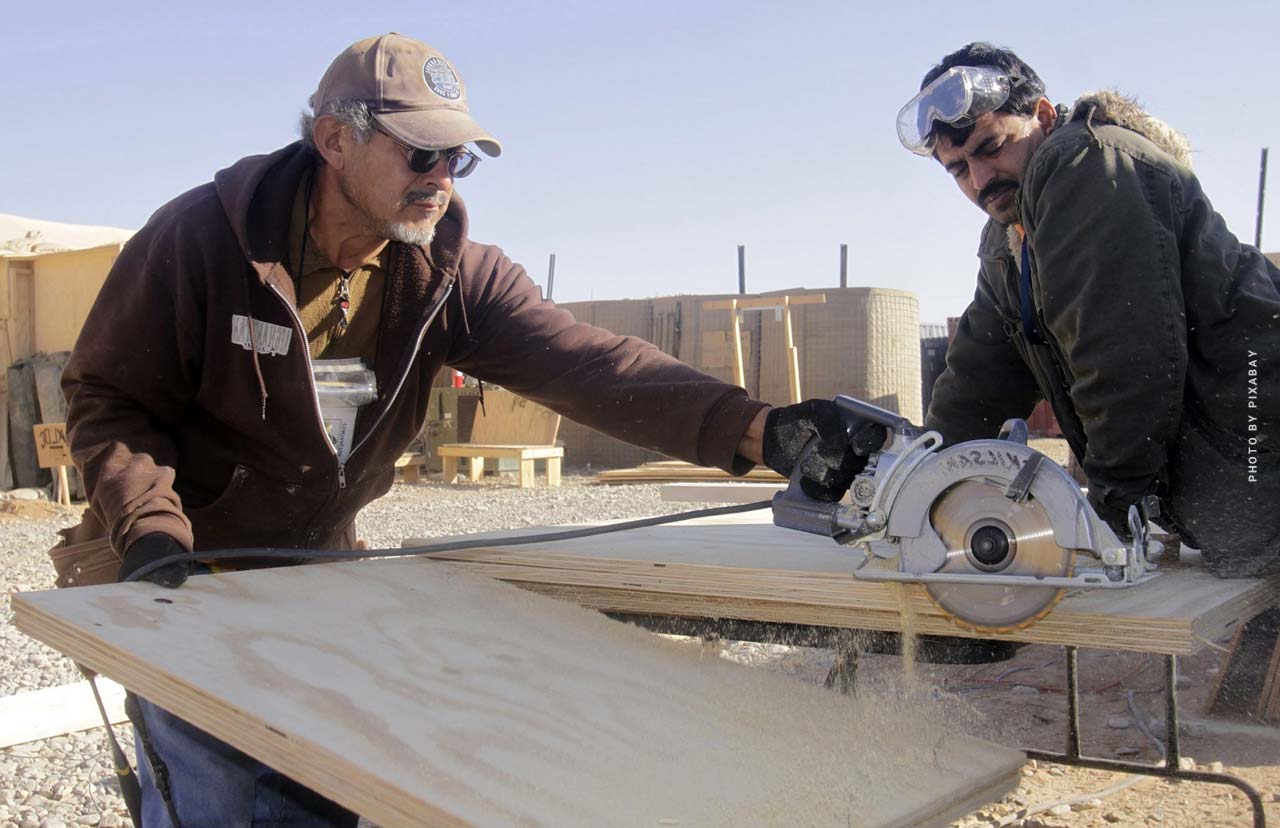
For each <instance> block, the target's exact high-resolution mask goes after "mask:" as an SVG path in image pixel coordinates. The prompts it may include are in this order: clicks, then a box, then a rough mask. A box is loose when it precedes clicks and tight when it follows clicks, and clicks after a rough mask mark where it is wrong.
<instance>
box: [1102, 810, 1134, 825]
mask: <svg viewBox="0 0 1280 828" xmlns="http://www.w3.org/2000/svg"><path fill="white" fill-rule="evenodd" d="M1102 818H1103V819H1105V820H1106V821H1107V822H1116V823H1124V822H1127V821H1128V819H1129V815H1128V814H1126V813H1125V812H1124V811H1107V812H1106V813H1105V814H1103V815H1102Z"/></svg>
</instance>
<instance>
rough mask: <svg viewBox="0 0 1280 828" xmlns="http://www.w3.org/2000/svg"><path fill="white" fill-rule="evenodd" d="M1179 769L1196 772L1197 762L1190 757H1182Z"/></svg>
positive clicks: (1179, 760)
mask: <svg viewBox="0 0 1280 828" xmlns="http://www.w3.org/2000/svg"><path fill="white" fill-rule="evenodd" d="M1178 769H1179V770H1195V769H1196V760H1194V759H1192V758H1191V757H1190V756H1183V757H1180V758H1179V759H1178Z"/></svg>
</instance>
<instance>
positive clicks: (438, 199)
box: [402, 190, 449, 210]
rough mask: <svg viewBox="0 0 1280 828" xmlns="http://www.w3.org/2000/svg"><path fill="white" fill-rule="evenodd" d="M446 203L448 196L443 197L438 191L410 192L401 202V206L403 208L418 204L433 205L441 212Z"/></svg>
mask: <svg viewBox="0 0 1280 828" xmlns="http://www.w3.org/2000/svg"><path fill="white" fill-rule="evenodd" d="M448 203H449V196H447V195H445V194H444V193H443V192H441V191H440V190H411V191H409V193H407V194H406V195H405V197H404V199H403V200H402V204H403V205H404V206H405V207H408V206H410V205H419V204H422V205H427V204H433V205H435V206H436V207H439V208H440V209H441V210H443V209H444V208H445V206H446V205H448Z"/></svg>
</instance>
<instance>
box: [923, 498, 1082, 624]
mask: <svg viewBox="0 0 1280 828" xmlns="http://www.w3.org/2000/svg"><path fill="white" fill-rule="evenodd" d="M1005 488H1006V481H1000V480H991V481H984V480H972V479H971V480H965V481H963V482H961V483H957V484H956V485H955V486H952V487H951V488H950V489H948V490H947V491H946V492H944V493H943V495H942V496H941V497H940V498H938V500H937V501H936V502H935V503H934V505H933V508H932V510H931V511H930V521H931V522H932V524H933V528H934V531H936V532H937V533H938V536H939V537H940V538H942V542H943V544H944V545H945V546H946V549H947V562H946V563H945V564H943V566H942V568H941V569H939V570H938V571H939V572H945V573H960V574H963V573H973V574H975V575H976V574H981V575H996V576H1001V575H1030V576H1038V577H1045V576H1063V577H1067V576H1070V575H1071V571H1072V566H1073V564H1074V559H1075V556H1074V554H1073V553H1072V552H1071V551H1070V550H1067V549H1063V548H1062V547H1060V546H1058V544H1057V543H1056V542H1055V541H1054V539H1053V527H1052V526H1051V525H1050V523H1049V517H1048V515H1047V514H1046V512H1045V510H1044V508H1043V507H1042V506H1041V505H1040V504H1039V503H1038V502H1037V501H1036V499H1035V498H1034V497H1030V498H1028V499H1027V500H1026V501H1024V502H1022V503H1018V502H1015V501H1013V500H1010V499H1009V498H1007V497H1005V494H1004V493H1005ZM925 590H926V591H927V592H928V593H929V597H930V598H932V599H933V601H934V603H936V604H937V605H938V607H939V609H941V610H942V611H943V613H945V614H946V615H947V617H949V618H950V619H951V620H952V621H953V622H955V623H957V624H959V625H960V626H963V627H967V628H969V629H972V630H975V631H979V632H1009V631H1012V630H1016V629H1019V628H1021V627H1025V626H1027V625H1029V624H1031V623H1034V622H1035V621H1037V620H1039V619H1040V618H1043V617H1044V616H1045V614H1047V613H1048V612H1049V610H1051V609H1053V607H1054V605H1055V604H1057V603H1058V601H1059V600H1061V598H1062V595H1063V594H1064V593H1065V590H1063V589H1060V588H1058V587H1036V586H1025V585H1019V584H1010V585H1009V586H1000V585H995V584H973V585H969V584H925Z"/></svg>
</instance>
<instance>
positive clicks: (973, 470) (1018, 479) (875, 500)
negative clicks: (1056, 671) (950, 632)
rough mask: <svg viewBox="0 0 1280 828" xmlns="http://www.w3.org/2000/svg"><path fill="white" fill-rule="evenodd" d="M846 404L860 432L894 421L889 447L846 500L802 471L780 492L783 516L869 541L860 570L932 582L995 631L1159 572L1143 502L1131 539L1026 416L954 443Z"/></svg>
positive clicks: (982, 627)
mask: <svg viewBox="0 0 1280 828" xmlns="http://www.w3.org/2000/svg"><path fill="white" fill-rule="evenodd" d="M835 402H836V405H837V408H838V409H839V410H840V411H841V414H842V416H844V417H845V418H846V421H847V422H848V423H849V426H850V431H851V432H852V429H853V427H854V426H856V425H858V424H860V423H862V422H865V421H866V420H871V421H872V422H876V423H879V424H881V425H883V426H885V428H886V430H887V431H888V435H889V437H888V439H887V440H886V442H885V445H884V447H883V448H882V449H881V450H880V451H879V452H876V453H875V454H873V455H872V456H871V457H870V458H869V459H868V462H867V467H866V468H865V469H864V470H863V472H862V474H860V475H859V476H858V477H857V478H856V479H855V480H854V482H853V485H852V487H851V488H850V492H849V497H848V498H847V500H846V501H842V502H840V503H827V502H822V501H817V500H814V499H812V498H810V497H808V495H806V494H805V493H804V490H803V489H802V488H801V486H800V472H799V471H797V472H796V473H795V474H793V476H792V479H791V482H790V485H789V486H788V487H787V489H786V490H785V491H782V492H779V493H778V494H777V495H775V496H774V499H773V519H774V523H775V524H777V525H779V526H784V527H786V528H790V529H798V530H801V531H805V532H814V533H817V534H824V535H829V536H830V537H832V538H833V539H834V540H836V541H837V542H838V543H842V544H847V545H852V546H856V547H858V548H859V549H861V550H862V553H863V557H862V560H861V561H860V562H859V563H858V564H857V565H856V567H855V569H854V573H853V574H854V577H856V578H858V579H860V580H874V581H891V582H907V583H919V584H922V585H923V586H924V588H925V590H926V591H927V592H928V594H929V597H930V598H931V599H932V600H933V601H934V603H936V604H937V606H938V608H939V609H940V610H941V611H942V612H943V613H944V614H945V615H946V616H947V617H949V618H950V619H951V620H952V621H954V622H955V623H957V624H959V625H960V626H963V627H966V628H968V629H971V630H974V631H978V632H992V633H994V632H1008V631H1011V630H1014V629H1018V628H1021V627H1025V626H1028V625H1029V624H1033V623H1035V622H1036V621H1038V620H1039V619H1041V618H1043V617H1044V616H1045V615H1046V614H1048V613H1049V612H1050V611H1051V610H1052V609H1053V607H1054V606H1055V605H1056V604H1057V603H1058V601H1059V600H1061V598H1062V596H1063V595H1064V594H1065V592H1066V591H1067V590H1068V589H1080V588H1094V589H1097V588H1124V587H1129V586H1134V585H1136V584H1140V583H1143V582H1145V581H1147V580H1150V579H1151V578H1154V577H1156V575H1157V574H1158V572H1157V571H1156V566H1155V564H1154V563H1153V562H1152V560H1153V559H1154V558H1156V557H1158V556H1159V553H1160V551H1161V546H1160V544H1159V543H1158V542H1156V541H1153V540H1151V539H1150V538H1149V535H1148V533H1147V519H1146V515H1145V514H1144V513H1143V512H1142V510H1140V509H1139V508H1138V507H1134V508H1132V509H1131V510H1130V515H1129V524H1130V529H1131V530H1132V533H1133V538H1134V540H1133V541H1132V542H1130V543H1125V542H1122V541H1121V540H1120V539H1119V538H1118V537H1117V536H1116V534H1115V532H1114V531H1112V529H1111V527H1110V526H1108V525H1107V524H1106V522H1105V521H1103V520H1102V519H1101V518H1099V517H1098V515H1097V513H1096V512H1095V511H1094V510H1093V508H1092V507H1091V506H1090V505H1089V502H1088V500H1087V499H1086V498H1085V496H1084V493H1083V492H1082V491H1081V489H1080V487H1079V486H1078V485H1077V484H1076V482H1075V481H1074V480H1073V479H1072V478H1071V476H1070V475H1068V474H1067V473H1066V471H1065V470H1064V469H1063V468H1062V467H1061V466H1059V465H1058V464H1057V463H1054V462H1053V461H1052V460H1049V459H1048V458H1047V457H1045V456H1044V455H1043V454H1041V453H1039V452H1037V451H1035V450H1034V449H1032V448H1030V447H1029V446H1027V444H1026V435H1027V431H1026V423H1024V422H1023V421H1021V420H1011V421H1009V422H1007V423H1006V424H1005V426H1004V427H1003V428H1002V429H1001V432H1000V435H999V436H998V437H997V438H996V439H992V440H973V441H970V442H966V443H959V444H956V445H954V446H949V447H946V448H942V438H941V436H940V435H939V434H938V433H937V432H922V431H921V430H920V429H917V428H915V427H914V426H912V425H911V424H910V422H909V421H907V420H906V419H904V418H902V417H899V416H898V415H897V414H894V413H892V412H889V411H885V410H883V409H880V408H877V407H875V406H872V405H869V404H867V403H864V402H860V401H858V400H854V399H852V398H850V397H843V396H840V397H836V398H835ZM815 439H816V438H815ZM851 439H852V438H851ZM806 450H808V449H806ZM802 466H803V461H800V462H797V463H796V468H797V470H798V469H800V468H801V467H802ZM875 559H881V563H880V564H879V565H869V564H871V563H872V562H873V561H874V560H875Z"/></svg>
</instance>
